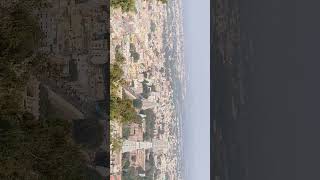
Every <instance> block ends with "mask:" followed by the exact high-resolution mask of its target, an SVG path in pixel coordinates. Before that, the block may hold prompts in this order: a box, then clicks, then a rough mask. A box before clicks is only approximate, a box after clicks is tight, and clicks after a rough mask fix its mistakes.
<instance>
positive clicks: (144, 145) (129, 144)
mask: <svg viewBox="0 0 320 180" xmlns="http://www.w3.org/2000/svg"><path fill="white" fill-rule="evenodd" d="M151 148H152V143H151V142H144V141H142V142H138V141H130V140H125V141H124V142H123V145H122V153H125V152H132V151H135V150H138V149H143V150H146V149H151Z"/></svg>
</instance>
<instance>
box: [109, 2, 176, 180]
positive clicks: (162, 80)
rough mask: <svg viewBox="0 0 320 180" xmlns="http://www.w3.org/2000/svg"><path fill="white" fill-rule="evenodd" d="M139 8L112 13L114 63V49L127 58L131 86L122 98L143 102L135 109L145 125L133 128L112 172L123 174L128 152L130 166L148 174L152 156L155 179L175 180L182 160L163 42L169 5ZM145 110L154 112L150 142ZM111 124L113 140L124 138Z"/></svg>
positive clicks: (148, 4)
mask: <svg viewBox="0 0 320 180" xmlns="http://www.w3.org/2000/svg"><path fill="white" fill-rule="evenodd" d="M136 9H137V11H136V12H129V13H124V12H122V11H121V9H111V21H110V22H111V24H110V25H111V38H110V40H111V43H110V56H111V57H110V58H111V63H114V60H115V53H116V51H120V52H121V53H122V54H123V55H124V57H125V59H126V60H125V62H124V64H123V65H122V69H123V71H124V77H123V78H124V79H125V80H126V81H127V83H128V84H129V85H128V86H126V87H122V90H123V95H125V96H126V97H127V98H130V99H132V100H133V101H134V102H139V103H136V104H138V105H135V103H134V105H135V108H136V110H137V113H138V114H139V115H140V116H141V118H142V122H143V123H142V124H141V125H140V124H135V123H132V124H130V127H129V128H130V133H129V137H128V139H126V140H124V142H123V145H122V149H121V151H120V152H111V158H113V160H115V161H113V164H112V167H114V169H113V170H114V171H111V174H114V175H119V174H121V173H122V169H121V167H122V165H123V163H124V162H122V161H121V160H120V159H121V157H122V156H123V155H124V154H129V156H128V157H129V160H130V166H133V167H136V168H142V170H145V169H146V166H145V163H146V161H147V160H148V159H149V157H150V152H152V156H153V159H154V161H155V168H156V169H157V170H158V171H157V172H158V174H157V176H156V177H157V179H164V178H165V177H166V178H169V179H177V175H176V170H177V169H176V168H177V163H178V162H177V161H178V159H177V156H175V153H176V152H175V150H174V149H175V148H176V147H177V145H178V139H177V137H176V134H175V133H172V131H173V129H174V126H176V124H177V123H176V121H177V118H176V117H175V116H176V112H175V106H174V102H173V87H172V83H171V82H170V80H171V78H170V77H168V75H167V74H166V67H165V61H166V59H165V57H164V55H165V54H164V51H165V47H164V43H163V33H164V23H165V19H166V5H163V4H161V3H160V2H157V1H156V0H153V1H143V0H136ZM137 54H138V55H137ZM141 110H152V111H153V113H154V114H155V121H154V129H153V130H152V133H153V138H152V140H151V141H146V140H145V138H144V137H143V136H144V134H145V132H146V131H147V130H148V129H146V128H148V127H147V125H146V124H147V122H146V121H147V119H148V118H146V114H144V113H142V112H141ZM113 126H114V128H113V129H112V131H113V132H112V136H114V137H122V130H120V129H122V125H121V124H120V123H117V122H113ZM149 131H150V130H149ZM139 174H140V175H141V176H145V174H143V173H139Z"/></svg>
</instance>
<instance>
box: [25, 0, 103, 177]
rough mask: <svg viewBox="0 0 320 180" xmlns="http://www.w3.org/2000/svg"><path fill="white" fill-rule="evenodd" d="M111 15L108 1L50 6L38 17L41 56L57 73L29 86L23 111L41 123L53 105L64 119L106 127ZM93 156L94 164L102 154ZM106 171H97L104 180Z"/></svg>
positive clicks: (49, 1)
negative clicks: (95, 120)
mask: <svg viewBox="0 0 320 180" xmlns="http://www.w3.org/2000/svg"><path fill="white" fill-rule="evenodd" d="M107 10H108V4H107V2H106V1H104V0H59V1H56V0H46V1H43V3H41V5H40V7H39V8H38V9H36V10H35V11H34V12H33V13H34V16H35V17H36V18H37V20H38V24H39V26H40V28H41V30H42V36H43V39H42V42H41V43H42V44H41V48H40V51H41V52H43V53H44V54H46V55H47V58H48V59H47V60H48V65H49V66H50V67H51V68H53V69H54V70H55V72H48V73H47V74H44V75H43V76H41V77H37V78H35V77H31V79H30V80H29V82H28V84H27V87H26V90H25V93H24V98H23V107H24V108H25V110H27V111H29V112H30V113H32V114H33V115H34V116H35V117H36V118H37V119H39V118H40V117H41V115H42V114H43V113H48V112H46V111H48V109H46V108H48V107H47V105H43V103H44V101H48V102H49V103H50V107H51V106H54V108H55V111H56V112H55V114H56V115H57V116H59V117H60V116H61V118H64V119H68V120H75V119H86V118H95V119H96V118H97V119H98V120H100V121H101V123H104V124H105V120H106V119H105V115H106V114H105V112H104V107H101V105H103V104H105V101H106V94H105V92H106V88H105V87H106V84H105V83H106V81H105V80H106V73H105V69H106V68H107V63H108V59H109V54H108V52H107V49H108V46H109V44H108V42H107V37H108V34H107V25H108V23H109V22H108V19H107ZM52 73H55V76H52ZM102 102H104V103H102ZM98 106H99V108H100V111H97V109H99V108H97V107H98ZM99 113H100V114H99ZM104 126H105V125H104ZM106 135H107V133H106V132H105V135H104V137H106ZM105 147H106V142H104V143H103V144H102V145H101V147H100V149H99V153H100V154H101V153H102V154H106V152H105V151H106V149H105ZM100 151H101V152H100ZM89 153H91V154H93V158H92V159H90V160H92V161H95V160H94V158H97V157H96V155H98V154H97V152H89ZM104 161H107V158H105V160H104ZM106 167H108V165H107V164H105V163H104V164H101V163H100V164H97V165H95V168H96V170H97V171H98V172H99V173H101V174H102V175H103V176H107V173H108V172H107V169H106Z"/></svg>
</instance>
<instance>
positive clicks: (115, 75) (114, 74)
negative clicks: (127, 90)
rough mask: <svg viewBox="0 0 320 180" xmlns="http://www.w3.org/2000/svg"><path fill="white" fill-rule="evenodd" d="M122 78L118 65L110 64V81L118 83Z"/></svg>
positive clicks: (121, 71)
mask: <svg viewBox="0 0 320 180" xmlns="http://www.w3.org/2000/svg"><path fill="white" fill-rule="evenodd" d="M122 76H123V70H122V69H121V67H120V66H119V65H118V64H112V65H111V67H110V81H111V82H118V81H120V80H121V78H122Z"/></svg>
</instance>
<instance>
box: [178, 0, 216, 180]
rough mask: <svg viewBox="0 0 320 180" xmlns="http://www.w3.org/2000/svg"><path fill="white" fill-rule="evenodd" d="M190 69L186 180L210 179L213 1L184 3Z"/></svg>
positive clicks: (186, 124)
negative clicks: (211, 13)
mask: <svg viewBox="0 0 320 180" xmlns="http://www.w3.org/2000/svg"><path fill="white" fill-rule="evenodd" d="M182 1H183V8H184V12H183V15H184V35H185V58H186V59H185V60H186V62H187V66H188V68H189V69H188V71H189V72H188V73H189V83H188V86H189V87H188V92H187V98H188V99H187V104H188V105H187V109H186V112H187V113H186V119H184V123H185V124H184V137H185V139H184V152H185V168H186V177H185V179H186V180H194V179H201V180H207V179H208V180H209V179H210V0H197V1H195V0H182Z"/></svg>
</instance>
